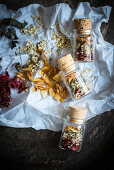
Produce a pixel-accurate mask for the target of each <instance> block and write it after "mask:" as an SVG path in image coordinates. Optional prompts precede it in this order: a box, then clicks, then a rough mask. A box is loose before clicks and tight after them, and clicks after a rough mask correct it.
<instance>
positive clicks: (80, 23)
mask: <svg viewBox="0 0 114 170" xmlns="http://www.w3.org/2000/svg"><path fill="white" fill-rule="evenodd" d="M74 21H75V25H76V29H77V31H78V32H83V31H87V30H90V31H91V29H92V19H91V18H83V19H75V20H74Z"/></svg>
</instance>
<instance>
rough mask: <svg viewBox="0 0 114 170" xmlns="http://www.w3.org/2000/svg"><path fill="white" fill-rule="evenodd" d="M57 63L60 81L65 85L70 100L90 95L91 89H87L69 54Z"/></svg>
mask: <svg viewBox="0 0 114 170" xmlns="http://www.w3.org/2000/svg"><path fill="white" fill-rule="evenodd" d="M70 59H71V61H72V62H71V63H70V61H69V60H70ZM65 61H66V62H67V64H66V63H65ZM57 63H58V68H59V69H60V70H61V72H60V74H61V78H62V81H63V82H64V84H65V85H66V87H67V89H68V91H69V93H70V95H71V98H72V99H74V100H77V99H80V98H81V97H84V96H85V95H87V94H88V93H90V91H91V89H90V88H89V87H87V85H86V84H85V82H84V80H83V78H82V77H81V75H80V73H79V72H78V71H77V70H76V66H75V64H74V60H73V58H72V56H71V55H70V54H68V55H67V56H64V57H62V58H61V59H59V60H58V61H57ZM64 63H65V65H64ZM61 65H62V66H61ZM65 66H67V67H65Z"/></svg>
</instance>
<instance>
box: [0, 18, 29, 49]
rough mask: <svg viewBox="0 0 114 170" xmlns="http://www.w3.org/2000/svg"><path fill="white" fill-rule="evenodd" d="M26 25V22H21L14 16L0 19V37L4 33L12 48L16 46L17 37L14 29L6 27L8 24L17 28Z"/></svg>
mask: <svg viewBox="0 0 114 170" xmlns="http://www.w3.org/2000/svg"><path fill="white" fill-rule="evenodd" d="M26 25H27V23H26V22H24V23H21V22H19V21H17V20H16V19H14V18H5V19H3V20H1V21H0V37H1V36H3V35H4V36H5V37H7V38H8V39H10V40H11V41H10V47H11V49H12V48H14V47H16V44H17V43H18V41H17V39H18V37H17V35H16V31H15V29H14V28H12V27H11V28H8V26H14V27H16V28H18V29H23V28H24V27H25V26H26Z"/></svg>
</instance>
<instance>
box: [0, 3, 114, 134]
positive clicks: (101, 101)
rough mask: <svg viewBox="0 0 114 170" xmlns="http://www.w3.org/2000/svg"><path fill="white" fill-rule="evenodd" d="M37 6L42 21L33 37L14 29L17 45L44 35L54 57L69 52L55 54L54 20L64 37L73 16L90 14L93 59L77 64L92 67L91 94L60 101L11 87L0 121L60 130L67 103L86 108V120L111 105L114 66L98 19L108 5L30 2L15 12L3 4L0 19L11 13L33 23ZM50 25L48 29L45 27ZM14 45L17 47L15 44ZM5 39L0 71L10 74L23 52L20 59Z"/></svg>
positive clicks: (104, 16)
mask: <svg viewBox="0 0 114 170" xmlns="http://www.w3.org/2000/svg"><path fill="white" fill-rule="evenodd" d="M38 8H41V9H42V19H43V23H44V25H45V27H44V29H43V30H40V32H39V33H38V36H37V37H34V36H29V35H28V36H27V35H24V34H22V33H21V32H20V31H19V30H16V32H17V35H18V37H19V42H20V44H19V45H23V44H25V43H26V42H27V41H28V40H31V41H33V42H39V41H41V40H43V39H47V41H48V43H47V48H50V47H52V46H53V50H52V53H51V56H53V58H54V59H55V60H56V59H58V58H59V57H60V56H61V55H64V54H66V53H68V52H70V51H71V50H72V49H67V50H62V52H61V53H60V55H59V56H56V54H55V47H54V45H53V44H52V42H51V31H52V30H54V27H53V26H54V24H55V23H56V22H58V23H59V25H60V30H61V32H62V33H64V34H65V35H66V36H67V37H69V38H70V37H72V36H73V30H74V21H73V20H74V19H76V18H92V27H93V33H94V41H95V61H94V63H92V64H90V63H89V64H87V63H86V64H83V63H82V64H79V66H80V69H83V68H86V67H87V68H93V69H94V70H95V76H96V77H97V78H96V83H95V86H94V88H93V90H92V92H91V94H89V95H87V96H86V97H84V98H82V99H80V100H78V101H71V100H69V99H67V100H66V101H65V102H64V103H61V102H59V101H55V100H54V99H53V98H52V97H51V96H48V95H47V96H46V98H42V97H41V95H40V92H39V91H38V92H35V93H34V92H32V88H33V87H31V89H30V93H29V94H27V93H26V92H23V93H21V94H17V91H15V90H12V103H11V104H10V106H9V107H8V108H4V109H1V112H0V125H2V126H10V127H17V128H24V127H32V128H35V129H37V130H39V129H50V130H54V131H58V130H61V128H62V124H63V119H64V117H65V116H66V115H67V114H68V112H69V108H70V106H71V105H81V106H84V107H87V108H88V113H87V116H86V120H88V119H90V118H92V117H94V116H95V115H98V114H100V113H103V112H105V111H110V110H111V109H113V108H114V91H113V86H112V84H113V72H114V70H113V68H114V65H113V64H114V61H113V56H114V46H113V45H112V44H110V43H108V42H106V41H104V39H103V36H102V34H101V31H100V26H101V23H102V22H106V23H107V22H108V20H109V16H110V12H111V7H109V6H104V7H99V8H94V7H90V4H89V3H87V2H82V3H79V4H78V6H77V8H76V9H71V8H70V7H69V6H68V5H67V4H64V3H62V4H57V5H54V6H52V7H48V8H45V7H43V6H41V5H38V4H32V5H29V6H27V7H24V8H21V9H19V10H18V11H17V12H16V11H12V10H7V8H6V6H5V5H2V4H1V5H0V19H3V18H6V17H14V18H16V19H17V20H19V21H21V22H23V21H24V20H27V21H28V23H29V24H33V20H32V19H31V15H36V16H39V13H38ZM48 28H51V29H48ZM19 45H17V47H18V46H19ZM8 47H9V40H8V39H7V38H5V37H1V38H0V58H2V61H1V62H0V72H1V73H3V72H4V71H5V69H6V68H7V67H8V72H9V73H10V75H11V76H14V75H15V73H16V70H15V68H14V64H15V63H17V62H20V60H22V63H23V64H24V63H25V62H26V60H27V57H28V56H27V55H23V56H22V57H21V59H20V57H19V56H15V51H16V49H17V47H15V48H14V49H13V50H11V49H10V48H8Z"/></svg>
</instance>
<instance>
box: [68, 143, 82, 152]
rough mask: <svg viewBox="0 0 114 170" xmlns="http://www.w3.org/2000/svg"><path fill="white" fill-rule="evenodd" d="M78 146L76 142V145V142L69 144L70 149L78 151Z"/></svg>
mask: <svg viewBox="0 0 114 170" xmlns="http://www.w3.org/2000/svg"><path fill="white" fill-rule="evenodd" d="M79 148H80V144H78V145H77V144H72V146H71V148H70V149H71V150H72V151H78V150H79Z"/></svg>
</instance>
